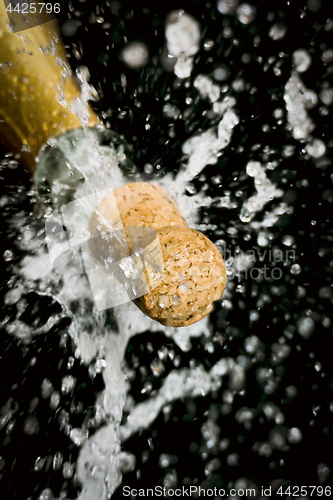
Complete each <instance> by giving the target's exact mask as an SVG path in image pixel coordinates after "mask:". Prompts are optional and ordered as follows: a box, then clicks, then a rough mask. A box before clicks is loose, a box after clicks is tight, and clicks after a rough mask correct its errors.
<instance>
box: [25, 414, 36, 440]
mask: <svg viewBox="0 0 333 500" xmlns="http://www.w3.org/2000/svg"><path fill="white" fill-rule="evenodd" d="M23 429H24V432H25V433H26V434H27V435H28V436H32V435H33V434H38V431H39V423H38V420H37V418H36V417H33V416H32V415H30V416H29V417H28V418H27V419H26V420H25V422H24V425H23Z"/></svg>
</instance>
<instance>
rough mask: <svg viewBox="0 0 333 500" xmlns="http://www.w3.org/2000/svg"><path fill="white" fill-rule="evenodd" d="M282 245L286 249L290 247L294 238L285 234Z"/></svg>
mask: <svg viewBox="0 0 333 500" xmlns="http://www.w3.org/2000/svg"><path fill="white" fill-rule="evenodd" d="M282 243H283V245H284V246H286V247H291V246H292V245H293V244H294V243H295V238H294V237H293V236H292V235H290V234H286V235H284V236H283V238H282Z"/></svg>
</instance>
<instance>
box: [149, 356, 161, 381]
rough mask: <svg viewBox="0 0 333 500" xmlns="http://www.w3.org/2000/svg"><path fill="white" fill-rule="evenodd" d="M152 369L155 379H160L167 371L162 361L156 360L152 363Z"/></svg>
mask: <svg viewBox="0 0 333 500" xmlns="http://www.w3.org/2000/svg"><path fill="white" fill-rule="evenodd" d="M150 368H151V371H152V372H153V374H154V375H155V377H160V376H161V375H162V373H163V372H164V370H165V368H164V365H163V363H162V361H161V360H160V359H154V361H152V363H151V364H150Z"/></svg>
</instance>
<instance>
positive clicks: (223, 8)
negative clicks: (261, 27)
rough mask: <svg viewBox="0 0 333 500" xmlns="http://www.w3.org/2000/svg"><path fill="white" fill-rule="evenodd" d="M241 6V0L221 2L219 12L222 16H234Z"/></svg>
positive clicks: (218, 4)
mask: <svg viewBox="0 0 333 500" xmlns="http://www.w3.org/2000/svg"><path fill="white" fill-rule="evenodd" d="M238 5H239V0H219V1H218V2H217V10H218V11H219V12H221V14H234V13H235V11H236V9H237V7H238Z"/></svg>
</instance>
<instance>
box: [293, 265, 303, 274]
mask: <svg viewBox="0 0 333 500" xmlns="http://www.w3.org/2000/svg"><path fill="white" fill-rule="evenodd" d="M290 272H291V274H294V275H297V274H300V273H301V272H302V268H301V266H300V265H299V264H293V265H292V266H291V268H290Z"/></svg>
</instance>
